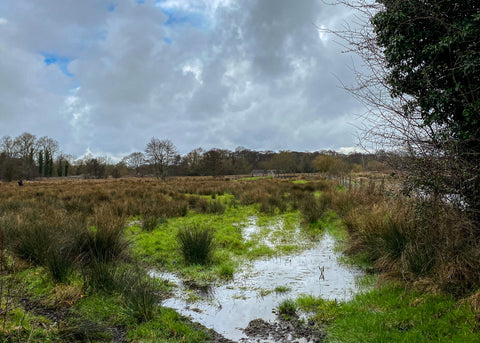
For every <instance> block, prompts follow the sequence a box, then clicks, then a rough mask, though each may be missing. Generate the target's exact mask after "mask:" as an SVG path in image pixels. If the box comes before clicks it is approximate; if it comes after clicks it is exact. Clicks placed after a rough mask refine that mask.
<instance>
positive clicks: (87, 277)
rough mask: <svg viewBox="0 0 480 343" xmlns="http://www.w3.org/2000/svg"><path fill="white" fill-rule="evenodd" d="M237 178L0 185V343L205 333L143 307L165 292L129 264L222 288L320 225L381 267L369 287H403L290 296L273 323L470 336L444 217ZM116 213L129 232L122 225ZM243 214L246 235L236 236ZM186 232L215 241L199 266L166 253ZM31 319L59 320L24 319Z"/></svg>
mask: <svg viewBox="0 0 480 343" xmlns="http://www.w3.org/2000/svg"><path fill="white" fill-rule="evenodd" d="M237 181H239V182H228V181H225V180H221V179H213V178H182V179H171V180H168V181H166V182H163V181H162V182H159V181H158V180H154V179H129V180H126V179H118V180H101V181H96V180H90V181H61V182H38V183H33V182H32V183H28V185H26V186H24V187H22V188H19V187H18V186H17V187H14V186H16V185H15V184H13V183H12V184H5V183H1V184H0V210H1V216H0V228H1V230H0V251H3V252H4V254H0V262H1V261H6V260H8V261H15V263H14V266H15V268H3V267H2V268H0V283H1V284H2V285H11V287H13V288H12V289H13V290H15V292H12V293H11V296H9V295H8V294H7V293H2V295H3V296H7V297H10V299H11V303H10V304H11V305H12V306H11V307H8V309H7V310H6V311H5V313H6V314H7V315H6V316H5V317H3V319H2V317H1V316H0V320H3V322H2V323H0V324H5V326H4V327H5V329H4V330H3V331H1V332H0V337H1V339H0V340H14V339H16V340H17V341H28V340H30V341H59V342H61V341H72V340H77V341H87V340H92V341H112V340H114V339H115V337H116V335H118V334H121V335H126V336H127V338H128V339H129V340H132V341H142V342H149V341H150V342H157V341H158V342H177V341H183V342H202V341H205V340H208V333H205V332H204V331H203V330H202V329H200V328H198V327H196V326H195V325H192V324H191V323H190V322H189V321H188V320H186V319H185V318H182V317H181V316H179V315H178V314H176V313H175V312H174V311H173V310H169V309H164V308H162V307H159V306H157V304H158V303H159V302H160V299H161V297H162V296H166V294H167V293H168V289H166V288H165V287H164V285H163V284H162V283H161V282H160V283H159V282H158V281H155V282H153V281H152V282H150V281H151V280H150V279H148V278H147V277H146V274H145V271H142V268H143V267H147V268H151V267H157V268H160V269H166V270H169V271H171V272H174V273H176V274H177V275H179V276H180V277H181V278H182V279H185V280H192V281H193V282H197V283H210V282H223V281H224V280H230V279H232V278H233V276H234V274H235V270H236V269H237V268H238V266H239V265H240V264H241V263H242V262H243V261H245V260H248V259H255V258H263V257H268V256H275V255H278V254H286V253H291V252H296V251H299V250H301V249H304V248H306V247H307V246H308V242H309V239H313V240H315V239H318V237H319V236H320V234H321V233H322V232H324V231H325V230H327V232H329V233H330V234H331V235H333V236H334V237H335V238H336V239H337V240H340V241H341V243H340V244H339V249H346V251H347V252H348V256H349V257H348V259H349V260H350V262H352V261H353V263H356V264H359V263H364V266H365V269H366V270H368V271H371V270H375V271H381V272H383V273H384V274H382V275H381V277H380V279H381V280H387V279H389V280H399V279H402V280H405V281H406V282H405V283H402V284H401V286H399V285H395V284H391V285H388V286H383V287H380V288H375V289H372V290H370V291H365V292H364V293H363V294H360V295H358V296H357V297H356V298H355V299H354V300H352V301H350V302H347V303H337V302H335V301H328V300H322V299H316V298H312V297H308V296H304V297H301V298H299V299H297V300H295V301H293V300H291V301H290V302H286V303H282V304H281V310H280V309H279V312H281V313H282V314H283V315H285V317H286V318H289V317H290V318H293V317H294V316H295V313H299V312H300V311H305V312H307V313H309V315H310V316H311V317H312V318H313V320H314V321H315V322H316V323H317V325H319V326H322V327H325V326H326V330H327V331H328V335H327V340H329V341H330V342H357V341H358V342H370V341H372V342H376V341H377V342H383V341H393V342H395V341H413V342H415V341H422V339H423V341H440V342H441V341H459V342H460V341H465V342H469V341H475V339H476V337H475V335H474V331H475V330H476V329H478V327H479V326H480V324H479V320H478V317H477V318H476V317H475V314H474V312H473V311H472V310H471V308H470V307H469V305H468V302H467V301H463V302H462V301H460V300H459V299H462V298H465V297H467V296H469V295H471V294H472V292H474V291H475V289H478V285H479V284H480V282H479V276H478V275H480V273H479V272H478V266H479V265H480V264H479V263H478V259H475V256H477V255H478V253H477V252H478V247H477V245H476V243H475V242H476V241H477V240H476V239H475V236H474V235H472V232H474V228H473V227H472V226H471V224H469V223H468V221H467V220H466V219H465V218H464V217H462V216H459V215H458V213H456V212H455V211H454V210H453V209H451V208H448V207H443V208H439V207H438V206H436V205H435V204H423V206H420V205H418V204H414V206H413V205H412V204H410V203H406V202H405V201H404V200H403V199H401V198H399V200H398V201H396V200H395V199H390V198H385V197H383V196H380V195H378V194H375V193H374V192H371V191H368V190H367V191H361V190H354V191H347V190H335V189H334V187H332V183H331V182H328V181H321V180H315V179H312V180H310V179H309V181H308V182H303V181H306V180H298V181H301V182H292V181H291V180H277V179H257V180H252V179H250V180H248V182H243V181H242V180H237ZM402 201H403V203H402ZM397 206H398V207H397ZM302 218H303V219H304V225H303V226H302V227H301V228H299V227H298V223H299V222H300V221H301V220H302ZM127 219H128V220H129V221H130V222H132V223H133V226H129V227H125V223H126V222H127ZM252 220H253V222H254V223H255V225H256V226H258V229H257V230H255V231H254V232H253V233H251V234H250V235H249V237H248V239H247V238H246V236H245V235H244V230H245V228H246V227H247V226H248V225H250V223H251V222H252ZM195 226H198V227H204V228H208V230H209V231H208V232H211V237H210V238H211V241H210V242H215V249H214V250H213V251H212V252H211V253H210V254H209V257H208V259H206V260H205V261H208V262H207V263H205V264H198V263H196V262H194V259H193V260H190V257H187V258H185V256H183V254H182V253H181V249H180V248H179V247H180V246H181V244H179V241H178V240H177V235H178V233H179V232H182V231H181V230H182V229H183V228H192V227H195ZM419 228H423V231H422V230H420V229H419ZM422 232H423V233H422ZM194 241H195V240H194ZM432 247H435V249H432ZM5 254H6V255H5ZM475 254H477V255H475ZM138 265H142V266H143V267H142V268H139V269H138V270H137V267H134V266H138ZM5 266H7V265H5ZM129 270H131V273H127V272H126V271H129ZM137 272H138V273H137ZM420 286H421V287H420ZM9 287H10V286H9ZM414 289H417V291H415V290H414ZM288 291H289V290H288V287H287V286H278V287H277V288H275V289H274V290H268V291H262V292H263V293H265V292H277V293H285V292H288ZM262 292H261V293H262ZM429 292H430V293H429ZM432 292H433V294H432ZM442 292H443V293H442ZM265 294H266V293H265ZM19 299H25V301H23V302H20V301H19ZM25 304H30V305H29V306H27V305H25ZM2 306H3V307H2ZM8 306H10V305H8ZM5 308H6V302H5V301H3V302H1V304H0V309H5ZM42 311H43V312H42ZM477 311H478V309H477ZM44 312H45V313H56V314H58V315H59V316H60V317H59V318H58V320H57V321H56V322H54V321H52V320H50V319H48V318H47V316H44V315H38V314H36V313H44ZM65 313H68V315H66V314H65ZM2 335H3V336H2Z"/></svg>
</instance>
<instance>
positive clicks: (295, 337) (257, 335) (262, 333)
mask: <svg viewBox="0 0 480 343" xmlns="http://www.w3.org/2000/svg"><path fill="white" fill-rule="evenodd" d="M243 332H244V333H245V335H247V336H248V338H242V339H240V342H242V343H248V342H261V343H262V342H264V343H267V342H276V343H317V342H322V340H323V338H324V337H325V333H324V332H323V331H321V330H320V329H318V328H317V327H315V325H314V324H313V322H309V323H307V324H305V323H303V322H301V321H299V320H298V319H292V320H290V321H284V320H279V321H276V322H273V323H271V322H267V321H265V320H263V319H254V320H252V321H251V322H250V323H248V326H247V327H246V328H245V329H244V330H243Z"/></svg>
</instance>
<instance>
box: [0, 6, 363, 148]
mask: <svg viewBox="0 0 480 343" xmlns="http://www.w3.org/2000/svg"><path fill="white" fill-rule="evenodd" d="M350 20H351V13H349V12H348V11H347V10H346V9H345V8H342V7H338V6H329V5H326V4H325V3H324V1H322V0H189V1H187V0H163V1H162V0H145V1H140V0H81V1H79V0H42V1H38V0H22V1H19V0H2V1H1V2H0V137H1V136H5V135H9V136H12V137H15V136H18V135H19V134H21V133H22V132H29V133H32V134H35V135H36V136H37V137H41V136H48V137H51V138H54V139H56V140H57V141H59V143H60V147H61V148H62V149H63V150H64V151H65V152H66V153H70V154H74V155H76V156H80V155H82V154H83V153H85V152H86V151H91V152H92V153H94V154H99V155H105V154H109V155H112V156H124V155H126V154H128V153H131V152H134V151H143V150H144V148H145V145H146V144H147V142H148V141H149V140H150V138H152V137H157V138H159V139H166V138H168V139H170V140H171V141H172V142H173V143H174V144H175V145H176V146H177V148H178V150H179V151H180V152H181V153H187V152H189V151H191V150H193V149H194V148H197V147H203V148H206V149H209V148H212V147H217V148H226V149H231V150H234V149H235V148H236V147H238V146H243V147H246V148H249V149H252V150H274V151H278V150H295V151H316V150H321V149H334V150H337V151H340V150H344V149H345V148H348V147H352V146H355V145H356V135H355V132H356V128H355V121H356V115H357V114H359V113H360V112H362V110H361V108H360V105H359V104H358V103H357V102H356V101H355V100H354V99H353V98H352V96H351V95H349V94H348V93H347V92H345V91H344V90H343V89H342V88H341V82H340V80H341V81H342V82H345V83H347V84H348V83H351V82H352V75H351V69H350V66H351V63H352V62H351V60H352V56H347V55H345V54H342V53H341V50H342V48H341V47H340V46H339V45H338V43H336V42H335V39H334V38H333V37H331V36H329V35H327V34H325V33H322V32H319V30H318V29H317V28H318V27H326V28H332V29H334V28H338V27H340V26H341V25H343V24H344V23H345V22H349V21H350Z"/></svg>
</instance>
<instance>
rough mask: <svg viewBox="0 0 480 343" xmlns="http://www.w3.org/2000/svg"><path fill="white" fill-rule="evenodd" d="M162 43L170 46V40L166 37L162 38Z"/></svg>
mask: <svg viewBox="0 0 480 343" xmlns="http://www.w3.org/2000/svg"><path fill="white" fill-rule="evenodd" d="M163 41H164V42H165V43H167V44H172V40H171V39H170V38H168V37H163Z"/></svg>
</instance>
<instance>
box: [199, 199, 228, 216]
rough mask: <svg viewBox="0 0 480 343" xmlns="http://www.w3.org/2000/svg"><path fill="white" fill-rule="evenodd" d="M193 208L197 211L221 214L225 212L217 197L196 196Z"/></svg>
mask: <svg viewBox="0 0 480 343" xmlns="http://www.w3.org/2000/svg"><path fill="white" fill-rule="evenodd" d="M192 198H193V197H192ZM194 209H195V211H196V212H198V213H207V214H222V213H224V212H225V205H224V204H223V203H222V202H221V201H220V200H219V199H211V200H210V199H206V198H198V199H197V200H196V201H195V202H194Z"/></svg>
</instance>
